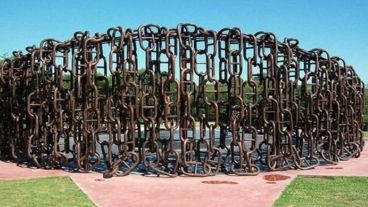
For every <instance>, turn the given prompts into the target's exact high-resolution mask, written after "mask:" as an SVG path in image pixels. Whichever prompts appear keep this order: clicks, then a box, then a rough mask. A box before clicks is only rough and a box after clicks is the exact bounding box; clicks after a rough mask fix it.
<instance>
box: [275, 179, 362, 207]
mask: <svg viewBox="0 0 368 207" xmlns="http://www.w3.org/2000/svg"><path fill="white" fill-rule="evenodd" d="M274 206H275V207H278V206H298V207H299V206H331V207H332V206H333V207H335V206H337V207H338V206H344V207H345V206H348V207H354V206H368V177H348V176H338V177H334V176H328V177H327V176H298V177H297V178H295V179H294V180H293V181H292V182H291V183H290V185H289V186H288V187H287V188H286V189H285V190H284V191H283V192H282V195H281V196H280V198H279V199H278V200H277V201H276V202H275V203H274Z"/></svg>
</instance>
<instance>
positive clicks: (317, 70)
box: [0, 24, 364, 177]
mask: <svg viewBox="0 0 368 207" xmlns="http://www.w3.org/2000/svg"><path fill="white" fill-rule="evenodd" d="M26 50H27V53H26V54H23V53H22V52H14V53H13V54H14V57H13V58H10V59H6V60H5V61H4V62H3V63H2V64H1V71H0V72H1V73H0V93H1V94H0V95H1V97H0V104H1V108H0V110H1V112H0V115H1V119H0V153H1V156H2V157H3V158H4V159H13V160H15V161H17V162H19V163H22V164H27V165H29V166H37V167H45V168H57V167H65V166H69V167H70V168H72V169H74V170H77V171H80V172H88V171H91V170H98V169H99V168H100V167H101V169H105V170H104V177H111V176H113V175H116V176H122V175H127V174H129V173H130V172H132V171H138V172H142V173H145V174H157V175H166V176H176V175H178V174H184V175H189V176H208V175H214V174H217V173H219V172H225V173H227V174H236V175H256V174H258V173H259V172H260V170H284V169H295V168H298V169H310V168H313V167H315V166H317V165H319V164H321V163H337V162H338V161H340V160H348V159H349V158H351V157H358V156H359V155H360V152H361V150H362V148H363V145H364V142H363V139H362V138H363V134H362V131H361V128H362V123H363V121H362V112H363V107H364V102H363V101H364V94H363V93H364V84H363V82H362V81H361V80H360V78H359V77H358V76H357V74H356V73H355V71H354V69H353V68H352V67H351V66H347V65H346V64H345V61H344V60H343V59H341V58H339V57H331V56H330V55H329V54H328V53H327V51H325V50H323V49H314V50H311V51H306V50H303V49H301V48H300V47H299V46H298V40H296V39H288V38H285V39H284V41H282V42H281V41H278V40H277V39H276V37H275V35H274V34H272V33H269V32H258V33H256V34H245V33H242V32H241V30H240V29H238V28H225V29H222V30H220V31H218V32H215V31H212V30H206V29H204V28H202V27H198V26H196V25H192V24H179V25H178V26H177V28H175V29H171V28H165V27H159V26H156V25H145V26H141V27H139V28H138V29H123V28H121V27H112V28H110V29H108V30H107V33H106V34H95V35H90V34H89V33H88V32H76V33H75V34H74V36H73V37H72V38H71V39H69V40H67V41H65V42H60V41H57V40H54V39H45V40H43V41H42V42H41V43H40V45H39V47H36V46H32V47H27V48H26Z"/></svg>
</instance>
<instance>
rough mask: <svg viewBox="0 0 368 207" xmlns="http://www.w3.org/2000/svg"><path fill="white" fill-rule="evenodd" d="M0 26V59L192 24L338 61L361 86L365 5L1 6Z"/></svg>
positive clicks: (313, 1)
mask: <svg viewBox="0 0 368 207" xmlns="http://www.w3.org/2000/svg"><path fill="white" fill-rule="evenodd" d="M0 22H1V23H0V31H1V32H0V55H2V54H5V53H8V54H11V52H12V51H13V50H24V48H25V47H26V46H29V45H33V44H36V45H38V44H39V42H40V41H41V40H42V39H44V38H50V37H52V38H56V39H59V40H66V39H69V38H70V37H71V36H72V34H73V33H74V32H75V31H79V30H88V31H90V32H91V33H95V32H106V30H107V28H109V27H111V26H117V25H120V26H123V27H124V28H127V27H130V28H136V27H138V26H139V25H142V24H147V23H154V24H159V25H161V26H167V27H175V26H176V25H177V23H182V22H191V23H195V24H197V25H200V26H202V27H205V28H208V29H214V30H218V29H220V28H223V27H232V26H236V27H239V28H241V29H242V31H243V32H245V33H255V32H257V31H261V30H263V31H271V32H273V33H275V34H276V35H277V37H278V39H280V40H282V39H283V38H284V37H293V38H297V39H299V41H300V46H301V47H303V48H305V49H308V50H309V49H313V48H324V49H326V50H327V51H328V52H329V53H330V54H331V55H332V56H335V55H336V56H340V57H342V58H344V59H345V60H346V62H347V64H349V65H353V67H354V68H355V70H356V71H357V73H358V74H359V75H360V77H361V78H362V79H363V81H364V82H366V83H367V82H368V71H366V69H367V68H368V63H367V62H368V40H367V38H366V37H367V34H368V1H367V0H299V1H297V0H294V1H292V0H283V1H282V0H273V1H271V0H263V1H255V0H254V1H253V0H251V1H250V0H236V1H235V0H234V1H230V0H222V1H219V0H212V1H210V0H208V1H201V0H182V1H176V0H167V1H166V0H162V1H160V0H156V1H154V0H152V1H138V0H136V1H123V0H120V1H119V0H115V1H114V0H107V1H88V0H84V1H83V0H74V1H68V0H64V1H62V0H60V1H50V0H44V1H42V0H32V1H31V0H28V1H27V0H19V1H14V0H2V1H1V4H0Z"/></svg>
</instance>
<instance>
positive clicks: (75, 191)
mask: <svg viewBox="0 0 368 207" xmlns="http://www.w3.org/2000/svg"><path fill="white" fill-rule="evenodd" d="M0 206H2V207H5V206H37V207H38V206H73V207H74V206H95V205H94V204H93V203H92V202H91V201H90V200H89V199H88V197H87V196H86V195H85V194H84V193H83V192H82V191H81V190H80V189H79V188H78V187H77V186H76V185H75V184H74V182H73V181H72V180H71V179H70V178H69V177H48V178H38V179H24V180H0Z"/></svg>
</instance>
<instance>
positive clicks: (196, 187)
mask: <svg viewBox="0 0 368 207" xmlns="http://www.w3.org/2000/svg"><path fill="white" fill-rule="evenodd" d="M367 159H368V149H367V148H365V149H364V150H363V152H362V153H361V157H360V158H357V159H350V160H349V161H346V162H343V161H342V162H340V163H339V164H338V165H323V166H318V167H316V168H315V169H312V170H305V171H303V170H288V171H281V172H262V173H261V174H260V175H258V176H245V177H239V176H228V175H223V174H220V175H216V176H213V177H204V178H193V177H185V176H180V177H176V178H164V177H147V176H141V175H137V174H132V175H128V176H125V177H113V178H111V179H102V175H101V174H100V173H87V174H85V173H70V172H64V171H62V170H44V169H33V168H22V167H19V166H16V164H14V163H9V162H0V180H14V179H20V178H40V177H49V176H68V177H70V178H71V179H72V180H73V181H74V182H75V184H76V185H77V186H78V187H79V188H80V189H81V190H82V191H83V192H84V193H85V194H86V195H87V196H88V197H89V198H90V199H91V200H92V201H93V202H94V204H96V205H97V206H121V205H124V206H170V207H172V206H175V207H177V206H185V207H187V206H201V207H203V206H208V205H210V206H241V207H244V206H257V207H258V206H272V205H273V203H274V202H275V201H276V200H277V198H279V197H280V195H281V193H282V191H283V190H284V189H285V188H286V187H287V186H288V184H290V182H291V181H292V180H293V179H294V178H296V177H297V176H298V175H314V176H368V165H367V164H366V161H367ZM273 175H281V176H284V177H285V178H286V179H285V180H281V181H269V180H265V177H268V176H273ZM298 179H299V178H298ZM224 181H226V182H224ZM297 181H298V180H297ZM292 186H293V184H292V185H291V187H292ZM366 186H368V185H366ZM360 190H361V189H360ZM285 192H287V191H285ZM361 192H362V194H363V193H364V192H367V190H361ZM1 194H2V193H1ZM8 194H9V193H8ZM280 199H281V198H280ZM364 199H365V198H364ZM365 200H366V199H365ZM357 205H358V204H357ZM0 206H3V205H0Z"/></svg>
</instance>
